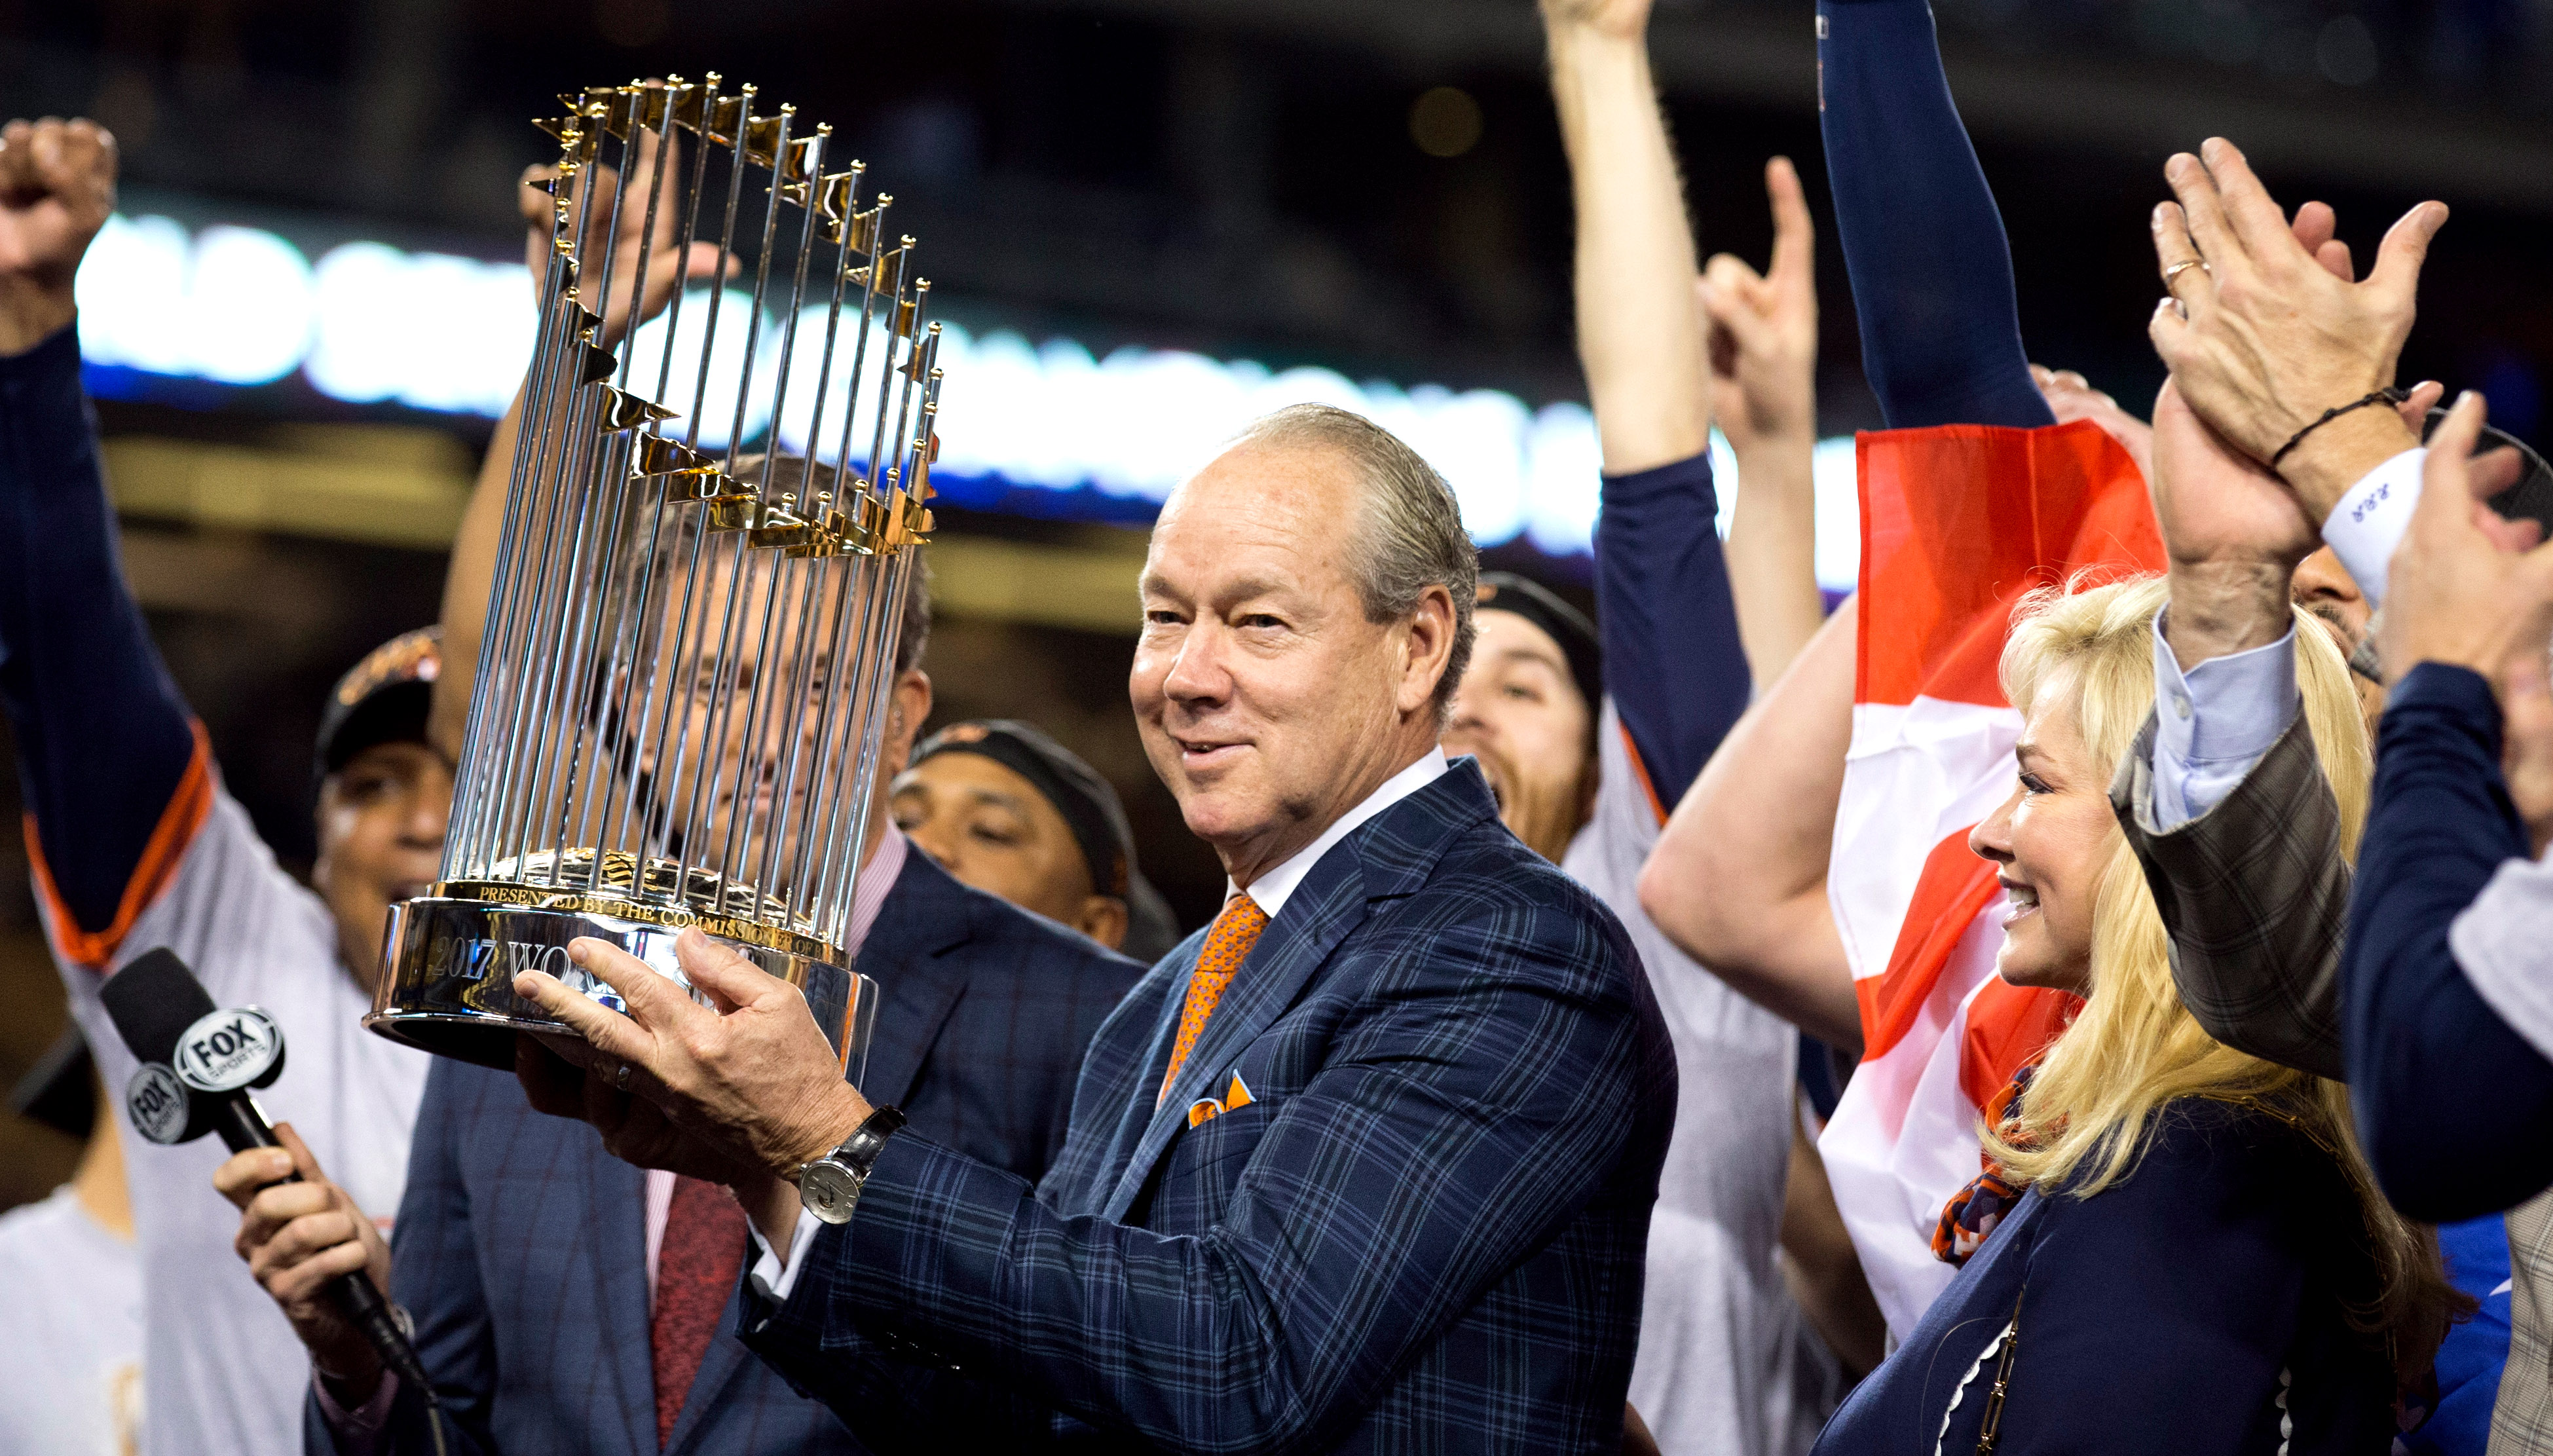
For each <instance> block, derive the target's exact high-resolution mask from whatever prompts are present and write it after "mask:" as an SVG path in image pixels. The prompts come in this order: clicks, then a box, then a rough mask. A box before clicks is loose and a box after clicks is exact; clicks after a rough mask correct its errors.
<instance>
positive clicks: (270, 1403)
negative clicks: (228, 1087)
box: [38, 788, 431, 1456]
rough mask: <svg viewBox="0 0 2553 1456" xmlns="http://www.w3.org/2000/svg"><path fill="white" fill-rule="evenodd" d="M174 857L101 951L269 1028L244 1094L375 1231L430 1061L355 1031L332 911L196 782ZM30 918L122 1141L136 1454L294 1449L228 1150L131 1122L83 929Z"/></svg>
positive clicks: (198, 1455) (306, 1387) (249, 1455)
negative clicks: (196, 983)
mask: <svg viewBox="0 0 2553 1456" xmlns="http://www.w3.org/2000/svg"><path fill="white" fill-rule="evenodd" d="M176 852H177V854H178V856H179V857H178V858H177V859H176V862H175V866H174V868H173V869H171V870H166V871H165V873H166V884H165V885H163V886H162V887H161V888H160V890H159V892H158V894H157V895H155V896H153V897H152V898H151V899H150V901H149V903H148V906H147V908H145V909H144V910H143V911H142V912H141V913H140V914H139V915H138V916H136V917H135V919H134V921H133V924H132V927H131V929H130V930H128V931H127V932H126V933H125V935H124V936H123V938H122V939H121V941H120V942H118V943H117V944H115V945H114V946H113V947H112V948H111V949H109V950H108V958H109V959H110V960H111V963H113V964H115V965H119V966H120V965H122V964H124V963H125V962H126V961H129V960H131V959H132V958H133V957H135V956H137V955H140V954H141V953H143V952H146V951H150V950H154V949H156V948H159V947H163V946H165V947H166V948H168V949H169V950H171V951H174V952H176V953H177V955H178V957H179V958H181V959H183V960H184V961H185V962H186V963H187V964H188V965H189V966H191V967H193V969H194V972H195V974H196V976H197V977H198V978H199V979H201V980H202V981H203V983H204V989H205V990H207V991H209V992H210V993H211V994H212V998H213V1004H215V1005H216V1006H223V1007H232V1006H244V1005H248V1006H258V1007H261V1008H263V1009H264V1010H265V1011H266V1012H267V1013H268V1014H269V1015H271V1016H273V1017H274V1018H275V1019H276V1022H277V1025H278V1026H280V1027H281V1028H282V1029H283V1039H284V1043H283V1044H284V1066H283V1074H282V1075H281V1076H280V1077H279V1078H277V1081H276V1083H275V1085H273V1086H272V1087H269V1088H267V1089H265V1090H263V1091H261V1092H259V1093H257V1098H258V1101H259V1103H260V1104H261V1105H263V1106H264V1107H265V1108H266V1112H267V1115H268V1116H269V1117H270V1118H272V1119H273V1120H275V1121H277V1122H289V1123H291V1124H292V1126H293V1128H294V1130H296V1131H297V1132H299V1133H300V1134H301V1137H302V1140H303V1141H304V1142H306V1143H308V1144H309V1145H310V1151H311V1153H312V1155H313V1156H315V1157H316V1158H317V1159H318V1160H319V1166H320V1168H321V1169H322V1170H323V1171H324V1172H326V1173H327V1175H328V1176H330V1177H332V1178H334V1179H335V1180H336V1181H337V1182H338V1183H339V1184H340V1185H341V1186H343V1187H344V1188H345V1189H346V1190H347V1191H348V1192H349V1193H351V1194H352V1195H353V1196H354V1198H355V1201H356V1202H357V1203H359V1204H361V1205H362V1207H363V1209H364V1211H365V1212H366V1213H368V1214H370V1215H372V1217H373V1220H374V1222H376V1223H377V1224H379V1225H380V1226H381V1228H382V1229H383V1231H384V1232H385V1233H388V1231H389V1225H390V1217H391V1215H392V1214H393V1213H394V1212H395V1211H396V1210H397V1208H398V1202H399V1193H400V1191H401V1189H402V1188H403V1187H404V1186H405V1184H406V1181H407V1148H408V1137H409V1134H410V1133H411V1132H412V1131H413V1130H414V1128H415V1126H416V1108H417V1102H418V1100H419V1098H420V1097H422V1096H423V1094H424V1091H425V1071H426V1067H427V1065H428V1064H429V1062H430V1060H431V1059H429V1058H428V1057H427V1056H426V1055H425V1054H424V1053H422V1052H416V1051H412V1050H410V1049H408V1048H405V1047H401V1046H398V1045H397V1044H395V1043H392V1042H389V1041H385V1040H384V1039H382V1038H380V1037H377V1036H375V1035H373V1034H372V1033H371V1032H368V1031H366V1030H364V1028H363V1021H362V1018H363V1015H364V1012H365V1011H366V1010H367V1009H369V1007H370V1005H371V999H372V998H371V997H370V995H369V994H368V993H366V992H365V990H364V989H363V987H361V986H359V985H357V984H356V983H355V979H354V977H353V976H352V975H351V974H349V973H348V972H347V970H346V968H345V966H344V965H343V964H342V963H341V962H340V960H339V959H338V955H337V927H336V922H335V921H334V920H333V919H332V918H331V917H330V915H329V913H328V909H327V907H326V906H325V905H324V904H322V903H321V902H320V900H319V898H318V897H317V896H316V895H313V894H312V893H311V892H310V891H308V890H307V889H304V888H303V887H302V886H301V885H299V884H298V883H296V882H294V880H293V879H292V877H291V876H290V875H287V874H285V873H284V872H283V870H282V868H281V867H280V866H278V865H277V863H276V862H275V856H274V854H272V853H270V852H269V851H268V849H267V847H266V845H265V843H264V842H262V841H261V840H259V839H258V837H257V833H256V831H255V830H254V829H253V828H251V826H250V824H249V819H248V815H247V813H246V812H245V811H244V810H242V809H241V808H240V807H239V805H238V804H237V803H235V802H233V801H232V799H231V797H230V796H229V795H228V794H227V793H223V792H222V791H220V790H219V789H218V788H215V789H214V790H213V791H212V794H211V805H210V807H209V809H207V810H206V811H204V814H203V822H202V824H201V825H200V826H199V827H197V828H196V829H195V831H194V833H193V835H192V836H191V838H189V839H187V840H185V841H184V843H183V847H182V849H179V850H177V851H176ZM142 872H143V873H145V874H149V873H151V872H152V866H151V865H150V864H149V863H147V862H146V864H145V866H144V869H143V871H142ZM38 898H39V899H40V900H42V899H44V898H45V897H44V896H42V895H41V894H40V895H39V897H38ZM45 915H46V930H47V932H48V935H49V936H50V937H51V939H52V942H53V945H54V947H55V961H56V964H57V965H58V966H59V967H60V969H61V972H62V981H63V984H64V986H65V987H66V988H67V989H68V991H69V993H70V1003H71V1012H72V1015H73V1016H75V1017H76V1018H77V1019H78V1021H79V1026H80V1031H81V1033H82V1034H83V1035H85V1036H86V1037H87V1038H88V1043H89V1046H90V1048H91V1049H92V1050H93V1051H94V1053H95V1055H96V1057H97V1064H98V1070H99V1071H100V1072H101V1073H102V1074H103V1075H104V1076H105V1078H106V1086H107V1101H106V1105H105V1106H104V1107H102V1108H101V1109H100V1115H102V1116H107V1115H111V1116H113V1117H115V1118H116V1120H117V1123H118V1126H119V1129H120V1131H121V1132H122V1133H123V1134H124V1149H125V1166H126V1170H127V1176H128V1178H129V1180H130V1182H131V1186H132V1196H133V1223H134V1234H135V1241H136V1243H137V1245H138V1247H139V1249H140V1251H141V1270H142V1305H143V1325H144V1330H145V1334H144V1344H143V1355H142V1383H143V1405H144V1409H145V1410H146V1411H147V1412H148V1418H147V1420H146V1422H145V1431H144V1441H143V1450H144V1451H145V1452H146V1453H149V1456H275V1453H277V1452H288V1451H297V1450H299V1449H300V1447H301V1402H302V1400H304V1399H305V1398H306V1397H307V1396H308V1395H309V1393H310V1357H309V1354H308V1352H306V1351H305V1350H303V1349H302V1347H301V1342H300V1341H299V1340H297V1339H295V1338H294V1337H293V1333H292V1326H291V1325H290V1324H289V1323H287V1322H286V1321H285V1320H284V1317H283V1312H282V1311H281V1310H280V1309H278V1308H277V1306H276V1303H275V1301H274V1300H273V1299H271V1298H269V1297H268V1296H267V1293H266V1291H265V1290H264V1289H262V1288H259V1287H258V1284H257V1281H256V1280H255V1279H253V1278H252V1277H251V1276H250V1274H249V1271H248V1266H247V1265H246V1264H245V1263H243V1262H242V1261H241V1259H240V1257H239V1254H238V1253H237V1252H236V1251H235V1250H234V1249H233V1248H232V1241H233V1240H234V1239H235V1238H236V1237H237V1235H238V1233H239V1223H240V1216H239V1212H238V1210H236V1209H234V1208H233V1207H231V1205H230V1202H229V1200H227V1199H225V1198H224V1197H222V1195H221V1194H219V1193H217V1192H215V1191H213V1170H214V1169H216V1168H219V1167H220V1166H221V1164H222V1162H223V1160H224V1159H226V1158H228V1157H229V1156H230V1152H229V1150H228V1149H227V1148H225V1147H224V1146H223V1145H222V1142H221V1139H220V1138H218V1137H210V1136H208V1137H204V1138H201V1139H198V1140H197V1141H195V1142H192V1143H187V1144H184V1145H181V1146H178V1147H173V1148H165V1147H160V1146H158V1145H156V1144H153V1143H150V1142H148V1141H145V1140H144V1139H143V1138H142V1137H141V1136H139V1135H138V1134H136V1133H134V1132H133V1130H132V1128H131V1127H130V1125H129V1124H128V1123H127V1121H126V1118H125V1115H124V1105H123V1104H124V1084H125V1081H126V1080H127V1079H128V1078H129V1077H131V1076H132V1074H133V1070H134V1057H133V1054H132V1053H131V1052H129V1051H127V1050H126V1049H125V1046H124V1039H123V1038H122V1037H120V1036H118V1035H116V1031H115V1026H114V1023H112V1022H111V1021H109V1020H108V1019H107V1015H106V1009H105V1007H104V1006H103V1005H102V1004H101V1003H100V1001H99V999H98V990H99V987H100V986H101V985H102V984H103V983H104V977H103V976H101V975H100V974H99V973H98V971H97V970H96V969H95V968H93V967H92V966H91V965H89V964H83V963H81V962H80V961H79V960H78V959H76V958H74V957H73V956H72V955H71V954H69V953H67V952H65V950H64V947H65V944H66V942H67V943H71V944H77V943H78V942H80V941H81V940H83V939H90V938H82V937H78V936H76V935H70V936H66V935H65V934H64V927H62V926H61V925H60V924H59V923H58V915H59V912H58V910H57V909H56V907H54V906H52V905H50V904H48V905H47V906H46V907H45Z"/></svg>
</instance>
